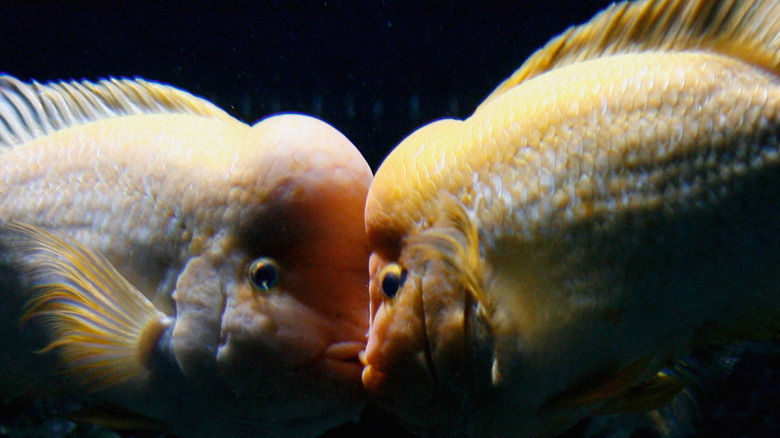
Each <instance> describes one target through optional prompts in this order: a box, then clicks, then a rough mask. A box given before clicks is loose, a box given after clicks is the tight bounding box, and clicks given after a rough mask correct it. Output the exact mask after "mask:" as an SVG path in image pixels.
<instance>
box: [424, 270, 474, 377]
mask: <svg viewBox="0 0 780 438" xmlns="http://www.w3.org/2000/svg"><path fill="white" fill-rule="evenodd" d="M451 271H452V269H451V268H450V267H449V266H447V265H446V263H445V262H443V261H442V260H439V259H432V260H429V261H428V262H427V263H426V269H425V276H424V277H423V278H422V281H421V285H422V305H423V312H424V313H425V320H424V321H425V333H427V339H428V348H429V350H430V356H431V357H430V360H431V362H432V364H433V366H434V367H435V369H436V373H437V379H439V380H442V379H447V376H448V375H451V376H459V375H461V374H462V364H463V361H464V351H463V346H464V342H465V339H464V337H465V330H464V329H465V324H464V315H465V294H466V291H465V290H464V288H463V286H462V285H461V284H460V282H458V281H457V278H456V276H455V275H454V274H453V273H452V272H451Z"/></svg>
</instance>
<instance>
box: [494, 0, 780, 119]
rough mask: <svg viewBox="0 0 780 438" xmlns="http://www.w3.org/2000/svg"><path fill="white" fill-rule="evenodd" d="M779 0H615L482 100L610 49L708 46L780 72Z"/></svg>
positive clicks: (701, 48) (697, 48) (702, 48)
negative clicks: (621, 0) (620, 1)
mask: <svg viewBox="0 0 780 438" xmlns="http://www.w3.org/2000/svg"><path fill="white" fill-rule="evenodd" d="M777 35H780V0H769V1H767V0H724V1H712V0H689V1H683V0H662V1H648V0H641V1H635V2H623V3H615V4H612V5H611V6H609V7H608V8H607V9H605V10H604V11H602V12H601V13H599V14H598V15H596V16H595V17H593V19H591V20H590V21H589V22H587V23H585V24H582V25H579V26H573V27H570V28H569V29H568V30H566V31H564V32H563V33H562V34H561V35H559V36H558V37H556V38H554V39H552V40H551V41H550V42H549V43H547V44H546V45H545V46H544V47H542V48H541V49H539V50H538V51H536V52H535V53H534V54H533V55H531V56H530V57H529V58H528V59H527V60H526V61H525V62H524V63H523V64H522V65H521V66H520V68H519V69H518V70H516V71H515V72H514V73H513V74H512V75H511V76H510V77H509V78H507V79H506V80H505V81H504V82H503V83H501V84H500V85H499V86H498V88H496V89H495V90H494V91H493V92H492V93H491V94H490V95H489V96H488V97H487V98H486V99H485V100H484V102H483V103H482V104H481V105H484V104H485V103H486V102H488V101H490V100H492V99H493V98H495V97H496V96H498V95H501V94H503V93H504V92H506V91H507V90H509V89H510V88H512V87H514V86H515V85H517V84H519V83H521V82H524V81H526V80H529V79H531V78H533V77H535V76H538V75H540V74H542V73H544V72H547V71H550V70H553V69H556V68H560V67H564V66H566V65H570V64H574V63H577V62H582V61H587V60H591V59H596V58H600V57H604V56H609V55H616V54H627V53H639V52H646V51H657V50H666V51H707V52H711V53H717V54H721V55H725V56H729V57H733V58H735V59H741V60H743V61H745V62H748V63H751V64H754V65H757V66H760V67H762V68H765V69H767V70H770V71H772V72H775V73H776V74H779V75H780V39H779V38H778V37H777Z"/></svg>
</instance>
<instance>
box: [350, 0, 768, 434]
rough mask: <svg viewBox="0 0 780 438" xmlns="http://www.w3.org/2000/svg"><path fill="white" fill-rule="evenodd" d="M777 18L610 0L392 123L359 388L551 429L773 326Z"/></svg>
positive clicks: (737, 2)
mask: <svg viewBox="0 0 780 438" xmlns="http://www.w3.org/2000/svg"><path fill="white" fill-rule="evenodd" d="M778 35H780V2H778V1H776V0H726V1H718V2H713V1H709V0H661V1H633V2H620V3H615V4H613V5H611V6H609V7H607V8H606V9H604V10H603V11H601V12H600V13H599V14H597V15H596V16H594V17H593V18H592V19H591V20H590V21H589V22H587V23H585V24H582V25H578V26H573V27H571V28H569V29H568V30H566V31H564V32H563V33H562V34H560V35H559V36H557V37H555V38H554V39H552V40H551V41H550V42H548V43H547V44H546V45H545V46H544V47H542V48H541V49H539V50H538V51H537V52H535V53H534V54H533V55H531V56H530V57H529V58H528V59H527V60H526V61H525V62H524V63H523V64H522V65H521V66H520V68H519V69H517V70H516V71H515V72H514V73H513V74H512V75H510V76H509V77H508V78H507V79H506V80H505V81H504V82H503V83H501V84H500V85H499V86H498V87H497V88H496V89H495V90H494V91H493V92H492V93H490V94H489V95H488V96H487V97H486V98H485V100H484V101H483V102H482V103H481V104H479V105H478V106H477V108H476V109H475V111H474V112H473V113H472V114H471V115H470V116H469V117H467V118H465V119H463V120H456V119H442V120H437V121H434V122H431V123H429V124H427V125H424V126H422V127H421V128H419V129H417V130H416V131H414V132H413V133H411V134H410V135H409V136H407V137H406V138H405V139H403V140H402V141H401V142H400V143H399V144H398V145H397V146H396V147H395V148H394V149H393V150H392V151H391V152H390V153H389V155H388V156H387V157H386V158H385V159H384V161H383V162H382V163H381V164H380V166H379V168H378V169H377V170H376V173H375V176H374V181H373V182H372V184H371V187H370V189H369V193H368V198H367V200H366V211H365V220H366V230H367V233H368V236H369V243H370V246H371V251H372V254H371V256H370V265H369V272H370V276H371V280H370V285H369V296H370V302H371V304H370V306H371V310H370V319H371V321H370V329H369V335H368V343H367V346H366V350H365V351H364V352H362V353H361V361H362V362H363V363H364V365H365V368H364V370H363V375H362V379H363V383H364V386H365V387H366V391H367V392H368V394H369V396H370V397H371V399H372V400H374V401H375V402H376V403H377V404H378V405H379V406H381V407H382V408H383V409H385V410H386V411H388V412H390V413H392V414H393V415H395V416H397V417H398V418H399V421H400V422H401V423H402V424H404V425H405V427H407V428H408V429H409V430H411V431H413V432H415V433H419V434H421V435H423V436H449V435H455V436H493V437H508V436H512V437H518V436H523V437H549V436H552V435H555V434H557V433H560V432H562V431H565V430H567V429H568V428H570V427H571V426H572V425H574V424H575V423H577V422H578V421H580V420H582V419H586V418H590V417H593V416H598V415H607V414H626V413H631V412H655V411H657V410H659V409H662V408H663V407H665V406H670V404H671V403H673V402H674V400H675V399H676V398H677V397H680V396H681V395H685V393H686V391H688V389H689V388H691V385H692V381H693V377H694V376H693V373H685V372H682V371H683V370H684V368H685V367H684V366H683V365H684V364H685V363H686V362H685V360H686V357H688V356H689V355H693V354H695V353H696V352H698V351H706V350H708V349H713V350H715V349H717V348H720V347H722V348H724V349H731V348H732V347H733V349H734V351H737V350H738V349H739V346H740V345H743V343H745V342H771V341H772V340H775V339H777V335H778V329H780V318H779V317H780V313H779V310H780V286H778V285H780V271H778V269H777V266H779V264H780V190H779V189H780V140H779V138H780V136H779V135H780V39H779V38H778ZM730 346H731V347H730Z"/></svg>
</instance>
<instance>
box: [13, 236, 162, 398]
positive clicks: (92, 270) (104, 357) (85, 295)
mask: <svg viewBox="0 0 780 438" xmlns="http://www.w3.org/2000/svg"><path fill="white" fill-rule="evenodd" d="M2 238H3V244H4V246H6V247H7V248H10V249H11V250H12V251H13V252H14V258H15V259H18V260H19V261H20V262H18V264H19V265H20V269H21V272H22V274H23V275H24V276H25V278H26V281H27V282H28V283H29V284H30V288H31V292H32V293H33V294H34V296H33V298H32V299H30V300H29V302H28V304H27V308H26V312H25V314H24V315H23V316H22V322H23V323H35V324H39V323H40V324H41V325H42V327H44V329H45V331H46V332H47V333H48V335H49V339H50V342H49V344H48V346H46V347H45V348H44V349H43V350H42V351H41V352H42V353H45V352H49V351H53V350H55V351H57V352H58V353H59V357H60V361H59V362H60V364H61V366H62V367H63V368H64V369H65V370H66V372H67V373H68V374H69V375H70V376H72V377H73V378H74V379H75V380H76V381H77V382H79V383H80V384H81V385H83V386H84V387H85V388H86V389H87V390H100V389H104V388H105V387H107V386H110V385H113V384H116V383H120V382H123V381H126V380H128V379H130V378H133V377H135V376H139V375H141V374H144V373H146V370H147V368H146V364H147V363H148V360H149V358H150V355H151V353H152V352H153V350H154V348H155V345H156V343H157V341H158V340H159V338H160V336H161V335H162V334H163V332H164V331H165V329H166V328H167V327H168V325H169V324H170V321H169V318H168V317H166V316H165V315H164V314H163V313H161V312H159V311H158V310H156V309H155V308H154V307H153V306H152V304H151V303H150V302H149V300H147V299H146V298H145V297H144V296H143V295H142V294H141V293H140V292H139V291H138V290H136V289H135V288H133V286H132V285H131V284H130V283H128V282H127V280H125V279H124V278H123V277H121V276H120V275H119V273H117V272H116V270H115V269H114V268H113V267H112V266H111V265H110V264H109V263H108V261H106V260H105V259H104V258H103V257H102V256H100V255H98V254H95V253H93V252H91V251H90V250H88V249H87V248H85V247H84V246H82V245H80V244H78V243H76V242H73V241H70V240H69V239H65V238H60V237H57V236H55V235H53V234H51V233H49V232H47V231H44V230H42V229H39V228H35V227H32V226H29V225H21V224H11V225H9V226H8V227H7V228H6V229H4V230H3V234H2Z"/></svg>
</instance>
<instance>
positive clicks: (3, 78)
mask: <svg viewBox="0 0 780 438" xmlns="http://www.w3.org/2000/svg"><path fill="white" fill-rule="evenodd" d="M153 113H186V114H196V115H201V116H204V117H210V118H216V119H219V120H224V121H226V122H229V123H241V122H239V121H238V120H236V119H234V118H233V117H231V116H230V115H229V114H228V113H226V112H225V111H223V110H221V109H219V108H218V107H217V106H215V105H214V104H212V103H210V102H208V101H206V100H204V99H201V98H199V97H196V96H193V95H192V94H190V93H187V92H186V91H183V90H180V89H178V88H175V87H172V86H169V85H163V84H159V83H155V82H149V81H145V80H143V79H141V78H135V79H116V78H109V79H103V80H100V81H98V82H90V81H69V82H68V81H62V82H50V83H47V84H40V83H38V82H32V83H29V84H28V83H24V82H22V81H20V80H18V79H16V78H14V77H13V76H9V75H0V147H2V146H14V145H17V144H22V143H25V142H28V141H30V140H33V139H36V138H38V137H41V136H44V135H47V134H50V133H52V132H55V131H58V130H60V129H64V128H68V127H71V126H76V125H81V124H85V123H89V122H94V121H97V120H101V119H106V118H110V117H118V116H125V115H132V114H153Z"/></svg>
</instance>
